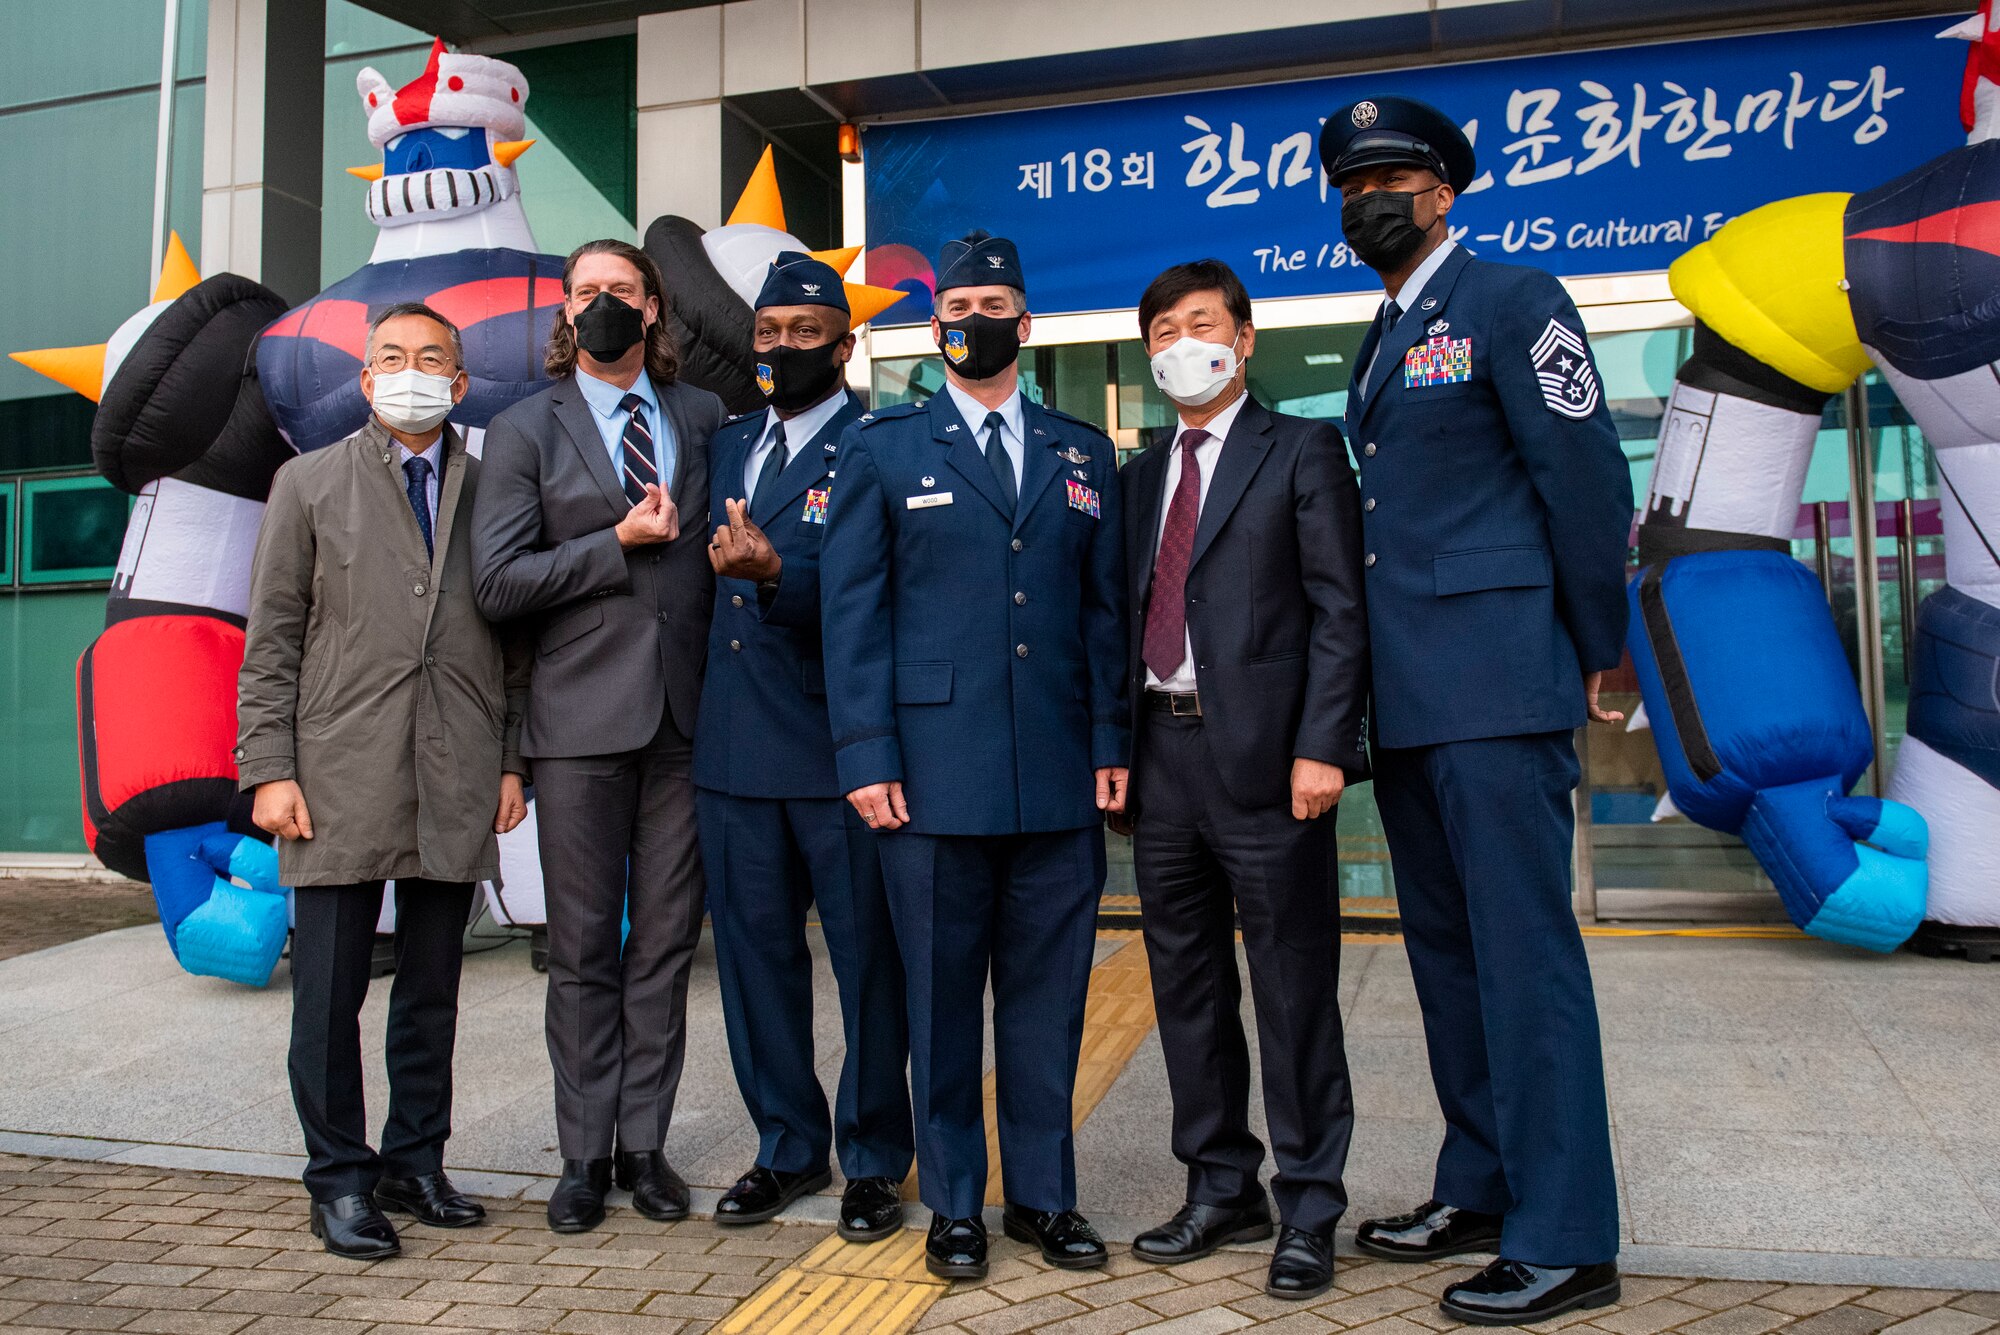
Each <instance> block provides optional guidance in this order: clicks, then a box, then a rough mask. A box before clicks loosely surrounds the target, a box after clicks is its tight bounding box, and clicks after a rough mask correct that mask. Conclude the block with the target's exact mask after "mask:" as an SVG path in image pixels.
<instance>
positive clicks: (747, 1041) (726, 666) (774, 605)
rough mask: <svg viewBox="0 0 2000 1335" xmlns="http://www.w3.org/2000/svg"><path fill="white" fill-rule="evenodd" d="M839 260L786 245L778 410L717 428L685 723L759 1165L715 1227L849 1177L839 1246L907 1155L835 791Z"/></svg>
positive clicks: (771, 334) (896, 1215) (869, 843)
mask: <svg viewBox="0 0 2000 1335" xmlns="http://www.w3.org/2000/svg"><path fill="white" fill-rule="evenodd" d="M849 314H850V313H849V309H848V305H847V298H846V295H845V292H844V290H843V288H842V286H841V281H840V275H839V274H838V273H836V272H835V271H834V270H833V269H832V268H831V267H830V266H829V265H827V264H825V263H823V262H822V261H820V260H816V259H813V258H812V257H811V256H808V255H803V254H800V253H798V252H796V251H787V252H784V253H782V254H780V255H779V256H778V257H777V259H776V261H774V262H773V264H772V265H771V270H770V273H769V275H768V276H767V277H766V279H765V281H764V288H763V291H762V292H761V293H760V294H759V295H758V298H757V308H756V326H755V332H754V338H755V342H754V353H755V358H756V363H755V369H756V380H757V384H758V386H759V387H760V388H761V389H762V390H763V391H764V393H765V395H766V396H767V397H768V398H769V399H770V401H771V406H770V407H769V408H768V409H767V410H765V411H764V412H760V413H752V414H749V415H747V416H744V417H739V418H736V419H735V420H734V421H731V422H729V423H726V424H725V425H724V426H723V427H722V428H721V429H720V430H719V431H717V432H716V433H715V437H714V440H713V442H712V444H711V446H710V449H711V450H712V454H711V455H710V458H711V460H712V464H711V472H710V474H709V476H710V478H711V479H712V484H711V489H710V501H709V506H710V511H711V513H712V514H713V515H714V516H715V517H716V518H717V519H718V520H724V519H726V522H722V523H721V524H720V525H719V527H717V528H716V530H715V537H714V541H713V542H712V543H711V544H710V547H709V560H710V563H711V564H712V565H713V566H714V567H715V573H716V581H715V619H714V621H713V622H712V629H711V631H710V633H709V640H708V679H707V681H706V683H705V684H704V686H703V689H702V697H701V717H700V722H699V723H698V724H697V726H696V728H695V737H694V781H695V785H696V792H695V803H696V812H697V815H698V817H699V824H700V828H701V852H702V863H703V865H704V866H705V867H706V868H707V872H708V910H709V915H710V920H711V921H712V922H713V923H714V927H715V959H716V968H717V972H718V973H719V974H720V976H721V981H722V1011H723V1018H724V1021H725V1023H726V1025H727V1028H728V1033H729V1056H730V1061H731V1062H732V1064H733V1065H734V1066H735V1068H736V1083H737V1086H738V1088H740V1089H741V1090H742V1091H743V1102H744V1104H745V1106H747V1107H748V1108H749V1110H750V1120H751V1121H752V1122H754V1123H755V1124H756V1126H757V1135H758V1148H757V1162H756V1164H755V1165H754V1166H753V1167H752V1168H751V1169H750V1171H749V1172H747V1173H745V1174H744V1175H743V1176H742V1177H741V1178H740V1179H739V1180H738V1181H737V1182H736V1185H734V1186H733V1187H731V1188H730V1189H729V1190H728V1191H727V1192H726V1193H724V1195H723V1197H722V1200H721V1202H720V1203H719V1204H718V1205H717V1206H716V1209H715V1220H716V1222H717V1223H718V1224H754V1223H759V1222H762V1221H763V1220H766V1219H770V1218H773V1217H774V1216H776V1215H777V1214H778V1213H779V1212H780V1211H782V1210H783V1209H784V1208H785V1207H786V1206H787V1205H789V1204H791V1202H792V1201H794V1200H796V1199H797V1198H798V1197H799V1196H801V1195H803V1194H805V1193H806V1192H810V1191H817V1190H819V1189H820V1188H822V1187H824V1186H826V1185H827V1183H828V1182H829V1181H831V1180H832V1175H831V1173H830V1172H829V1171H828V1168H827V1154H828V1151H829V1149H833V1148H837V1149H838V1150H839V1153H840V1169H841V1172H842V1174H844V1175H845V1177H846V1179H847V1186H846V1189H845V1191H844V1192H843V1194H842V1198H841V1209H840V1221H839V1229H840V1234H841V1236H842V1237H844V1238H846V1239H848V1240H849V1241H851V1242H872V1241H874V1240H876V1239H879V1238H885V1237H888V1236H889V1235H891V1234H892V1233H894V1232H895V1231H896V1230H897V1229H898V1228H900V1227H901V1226H902V1218H903V1206H902V1200H901V1197H900V1194H899V1192H900V1187H901V1184H902V1181H903V1178H904V1177H906V1176H907V1175H908V1174H909V1171H910V1160H911V1157H912V1155H913V1153H914V1147H913V1143H912V1140H911V1130H910V1092H909V1085H908V1083H907V1081H906V1080H905V1077H904V1063H905V1061H906V1060H907V1058H908V1055H909V1043H908V1041H907V1031H906V1029H905V1026H904V1018H903V966H902V962H901V960H900V959H899V958H898V956H897V954H896V941H895V936H894V934H893V930H892V928H891V926H890V922H889V907H888V901H887V900H886V899H885V898H884V897H883V893H882V873H881V866H880V863H879V861H878V860H877V858H876V855H875V836H874V835H873V834H871V833H870V832H869V830H868V827H867V826H866V825H864V824H863V823H862V821H861V817H860V816H859V815H858V814H857V813H856V812H855V811H854V810H853V809H852V808H851V807H849V806H848V804H847V803H846V802H845V801H843V800H842V796H841V795H842V793H843V792H844V791H845V790H844V789H842V788H841V786H840V784H839V781H838V779H837V778H836V776H835V774H834V766H833V736H832V733H831V732H830V730H829V728H828V724H827V715H826V688H825V685H824V675H823V673H822V670H821V658H820V611H819V609H820V598H819V583H820V581H819V565H820V540H821V539H822V538H823V537H824V536H825V533H826V509H827V505H826V503H827V495H828V490H829V488H830V487H831V486H832V484H833V483H832V480H833V476H834V473H835V472H836V469H835V464H836V463H837V461H838V458H837V456H838V444H837V442H838V441H839V440H840V436H841V433H842V432H843V431H845V430H846V429H847V426H848V424H849V423H850V422H852V421H854V420H855V419H856V418H858V417H860V416H861V402H860V400H858V399H856V398H855V397H854V395H853V394H852V393H850V392H849V391H848V389H847V386H846V385H845V384H844V383H843V375H842V371H843V368H844V367H845V366H846V364H847V361H848V359H849V358H850V357H852V356H853V355H854V335H853V334H852V333H851V332H850V331H849ZM811 905H817V906H818V909H819V919H820V925H821V928H822V930H823V931H824V933H825V936H826V945H827V953H828V954H829V955H830V956H831V958H832V963H833V973H834V978H835V980H836V982H837V983H838V985H839V989H840V1013H841V1019H842V1022H843V1028H844V1030H845V1033H846V1038H847V1052H846V1056H845V1057H844V1058H843V1060H842V1063H841V1071H840V1086H839V1093H838V1096H837V1098H836V1101H835V1105H834V1114H833V1117H832V1119H831V1120H829V1118H828V1116H827V1107H826V1093H825V1091H824V1090H822V1089H821V1088H820V1083H819V1077H818V1076H817V1075H815V1074H814V1070H813V995H812V987H813V984H812V955H811V952H810V951H809V949H808V948H807V945H806V932H805V920H806V911H807V908H808V906H811Z"/></svg>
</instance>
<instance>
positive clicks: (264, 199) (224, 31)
mask: <svg viewBox="0 0 2000 1335" xmlns="http://www.w3.org/2000/svg"><path fill="white" fill-rule="evenodd" d="M325 88H326V0H209V5H208V88H207V110H206V112H205V114H204V117H203V124H202V129H203V139H202V172H201V188H202V194H201V271H202V273H204V274H215V273H221V272H222V271H224V270H228V271H230V272H232V273H239V274H242V275H243V276H244V277H246V278H255V279H257V280H258V281H259V282H261V283H263V284H264V285H265V286H267V287H270V288H272V289H273V290H274V291H276V292H277V293H278V294H279V295H280V296H282V297H284V298H286V299H287V300H289V301H294V302H299V301H304V300H305V299H306V298H307V297H310V296H312V295H313V294H314V293H316V292H318V291H319V289H320V276H319V229H320V159H321V156H322V155H323V154H324V152H325V146H324V139H323V134H322V130H323V128H324V126H323V122H324V119H325V112H324V107H325Z"/></svg>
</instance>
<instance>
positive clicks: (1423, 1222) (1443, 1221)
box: [1354, 1201, 1500, 1261]
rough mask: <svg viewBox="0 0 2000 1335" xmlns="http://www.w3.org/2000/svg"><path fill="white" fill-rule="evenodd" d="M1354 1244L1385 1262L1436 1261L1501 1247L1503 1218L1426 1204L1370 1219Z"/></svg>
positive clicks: (1452, 1206) (1357, 1235)
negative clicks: (1403, 1211)
mask: <svg viewBox="0 0 2000 1335" xmlns="http://www.w3.org/2000/svg"><path fill="white" fill-rule="evenodd" d="M1354 1245H1355V1246H1356V1247H1357V1248H1359V1249H1360V1250H1362V1251H1364V1252H1367V1253H1368V1254H1369V1255H1370V1256H1379V1257H1381V1258H1382V1259H1383V1260H1385V1261H1436V1260H1441V1259H1442V1258H1444V1257H1447V1256H1460V1255H1463V1254H1464V1253H1466V1252H1491V1251H1497V1250H1499V1247H1500V1216H1499V1215H1497V1214H1480V1213H1479V1212H1477V1211H1476V1210H1461V1209H1459V1208H1458V1207H1457V1206H1455V1205H1446V1204H1445V1203H1444V1202H1442V1201H1425V1202H1424V1203H1423V1204H1422V1205H1419V1206H1418V1207H1417V1208H1416V1209H1414V1210H1412V1211H1410V1212H1409V1213H1408V1214H1398V1215H1390V1216H1389V1217H1388V1218H1387V1219H1370V1220H1368V1221H1367V1222H1366V1223H1364V1224H1363V1225H1362V1226H1361V1227H1360V1229H1358V1230H1357V1231H1356V1232H1355V1234H1354Z"/></svg>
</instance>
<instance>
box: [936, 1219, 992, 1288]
mask: <svg viewBox="0 0 2000 1335" xmlns="http://www.w3.org/2000/svg"><path fill="white" fill-rule="evenodd" d="M924 1269H926V1270H928V1271H930V1272H931V1273H932V1274H933V1275H936V1276H937V1277H938V1278H939V1279H985V1278H986V1221H985V1220H984V1219H976V1218H975V1219H946V1218H945V1217H944V1216H943V1215H941V1214H933V1215H932V1216H931V1232H930V1236H929V1237H928V1238H926V1239H925V1240H924Z"/></svg>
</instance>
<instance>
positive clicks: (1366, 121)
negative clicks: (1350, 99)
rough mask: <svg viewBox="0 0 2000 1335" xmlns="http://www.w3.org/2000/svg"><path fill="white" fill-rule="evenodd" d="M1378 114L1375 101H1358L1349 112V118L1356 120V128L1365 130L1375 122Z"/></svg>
mask: <svg viewBox="0 0 2000 1335" xmlns="http://www.w3.org/2000/svg"><path fill="white" fill-rule="evenodd" d="M1377 114H1378V113H1377V112H1376V110H1375V104H1374V103H1373V102H1356V103H1355V104H1354V110H1353V111H1351V112H1349V113H1348V115H1347V118H1348V119H1349V120H1351V121H1353V122H1354V128H1355V129H1357V130H1365V129H1367V128H1368V127H1369V126H1371V125H1373V124H1374V123H1375V117H1376V115H1377Z"/></svg>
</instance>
